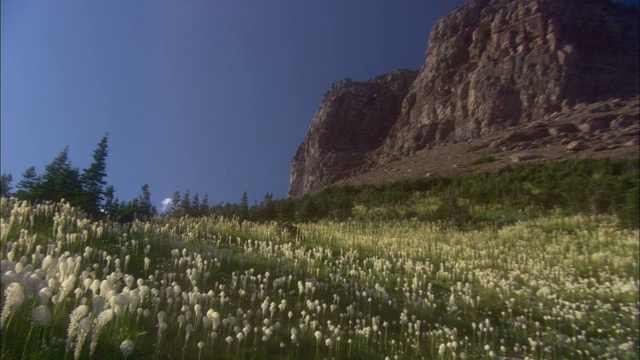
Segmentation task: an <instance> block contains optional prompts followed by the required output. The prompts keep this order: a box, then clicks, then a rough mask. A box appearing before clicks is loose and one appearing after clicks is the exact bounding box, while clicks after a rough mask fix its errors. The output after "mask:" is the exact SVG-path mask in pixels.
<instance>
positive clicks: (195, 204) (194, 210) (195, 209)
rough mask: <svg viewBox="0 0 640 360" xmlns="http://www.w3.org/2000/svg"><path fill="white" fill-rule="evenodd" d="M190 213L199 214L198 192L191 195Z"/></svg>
mask: <svg viewBox="0 0 640 360" xmlns="http://www.w3.org/2000/svg"><path fill="white" fill-rule="evenodd" d="M191 215H193V216H200V215H202V214H201V213H200V196H199V194H198V193H196V194H195V195H193V200H192V201H191Z"/></svg>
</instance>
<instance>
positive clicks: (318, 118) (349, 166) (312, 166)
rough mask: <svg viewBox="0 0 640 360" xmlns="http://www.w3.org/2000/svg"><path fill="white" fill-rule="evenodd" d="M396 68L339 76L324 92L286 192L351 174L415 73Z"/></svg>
mask: <svg viewBox="0 0 640 360" xmlns="http://www.w3.org/2000/svg"><path fill="white" fill-rule="evenodd" d="M416 75H417V72H416V71H412V70H404V69H403V70H395V71H391V72H389V73H386V74H383V75H380V76H378V77H375V78H373V79H371V80H368V81H365V82H353V81H351V79H344V80H341V81H339V82H337V83H335V84H333V86H332V87H331V90H329V91H327V92H326V93H325V94H324V96H323V97H322V102H321V105H320V108H319V109H318V111H317V112H316V114H315V116H314V117H313V120H312V121H311V126H310V127H309V130H307V133H306V134H305V137H304V140H303V141H302V144H300V147H298V151H297V152H296V155H295V157H294V158H293V163H292V166H291V178H290V185H289V196H298V195H302V194H304V193H307V192H310V191H313V190H316V189H318V188H320V187H323V186H326V185H327V184H332V183H334V182H336V181H338V180H340V179H343V178H345V177H348V176H350V175H353V174H354V173H355V172H356V171H358V169H359V168H360V167H362V166H363V164H364V163H365V162H366V161H367V155H369V154H370V153H371V152H372V151H374V150H376V149H377V148H379V147H380V146H381V145H382V143H383V142H384V140H385V139H386V138H387V136H388V133H389V129H390V128H391V127H392V126H393V125H394V124H395V122H396V120H397V119H398V116H399V114H400V107H401V105H402V100H403V99H404V97H405V96H406V95H407V92H408V91H409V86H410V85H411V83H412V82H413V81H414V79H415V78H416Z"/></svg>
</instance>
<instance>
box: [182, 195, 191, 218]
mask: <svg viewBox="0 0 640 360" xmlns="http://www.w3.org/2000/svg"><path fill="white" fill-rule="evenodd" d="M190 210H191V191H190V190H189V189H187V191H185V192H184V195H182V200H180V212H181V215H187V214H189V211H190Z"/></svg>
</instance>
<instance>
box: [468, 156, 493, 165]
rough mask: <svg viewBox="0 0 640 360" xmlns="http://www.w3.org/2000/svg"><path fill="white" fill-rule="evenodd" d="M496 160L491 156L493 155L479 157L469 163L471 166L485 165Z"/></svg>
mask: <svg viewBox="0 0 640 360" xmlns="http://www.w3.org/2000/svg"><path fill="white" fill-rule="evenodd" d="M496 160H498V159H496V158H495V156H493V155H484V156H481V157H479V158H477V159H475V160H473V161H471V165H480V164H487V163H491V162H494V161H496Z"/></svg>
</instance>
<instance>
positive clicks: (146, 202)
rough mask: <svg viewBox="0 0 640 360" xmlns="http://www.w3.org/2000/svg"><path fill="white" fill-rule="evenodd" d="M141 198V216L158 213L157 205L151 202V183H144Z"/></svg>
mask: <svg viewBox="0 0 640 360" xmlns="http://www.w3.org/2000/svg"><path fill="white" fill-rule="evenodd" d="M139 199H140V200H139V205H140V210H139V214H140V216H144V217H149V216H154V215H156V213H157V210H156V207H155V206H153V205H152V204H151V192H150V191H149V184H144V185H142V188H141V194H140V197H139Z"/></svg>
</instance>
